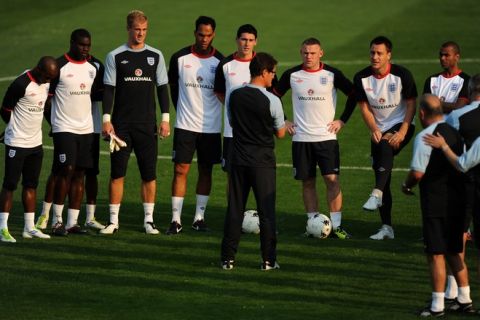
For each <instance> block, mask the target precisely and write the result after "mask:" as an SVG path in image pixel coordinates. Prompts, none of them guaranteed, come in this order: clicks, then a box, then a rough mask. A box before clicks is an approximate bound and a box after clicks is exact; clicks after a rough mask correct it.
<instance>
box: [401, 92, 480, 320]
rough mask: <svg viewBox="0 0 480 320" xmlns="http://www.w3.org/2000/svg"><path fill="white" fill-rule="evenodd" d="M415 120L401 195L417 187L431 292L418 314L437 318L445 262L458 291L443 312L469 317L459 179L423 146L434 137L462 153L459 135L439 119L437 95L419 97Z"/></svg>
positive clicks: (441, 305) (440, 311)
mask: <svg viewBox="0 0 480 320" xmlns="http://www.w3.org/2000/svg"><path fill="white" fill-rule="evenodd" d="M419 118H420V121H421V123H422V126H423V127H424V130H422V131H421V132H420V133H419V134H418V135H417V137H416V138H415V143H414V146H413V159H412V162H411V166H410V168H411V169H410V172H409V174H408V176H407V178H406V180H405V182H404V183H403V185H402V191H403V193H405V194H407V195H412V194H413V192H412V188H413V187H414V186H415V185H416V184H417V183H419V186H420V207H421V210H422V223H423V241H424V247H425V253H426V255H427V261H428V265H429V268H430V275H431V282H432V289H433V290H432V301H431V304H430V305H428V306H427V307H426V308H425V309H424V310H422V311H421V313H420V316H422V317H431V316H435V317H439V316H442V315H443V314H444V310H445V303H444V299H445V281H446V268H445V262H447V263H448V265H449V266H450V269H451V271H452V274H453V276H454V277H455V280H456V281H457V283H458V287H459V288H458V296H457V299H456V301H455V303H454V304H452V305H450V306H449V308H448V309H449V310H451V311H459V312H464V313H472V312H474V310H473V306H472V300H471V298H470V286H469V283H468V271H467V266H466V265H465V263H464V261H463V259H462V257H461V255H460V254H461V252H462V251H463V224H464V220H465V183H464V177H463V174H461V173H460V172H458V171H456V170H455V169H454V168H453V166H451V165H449V163H448V159H447V158H446V157H445V156H444V154H443V152H442V150H441V149H434V148H432V147H431V146H430V145H427V144H426V143H425V142H424V141H423V137H424V136H425V135H428V134H434V135H437V134H438V133H440V134H441V135H442V136H443V137H444V138H445V141H446V143H447V144H448V145H449V146H450V148H451V149H452V151H453V152H455V153H456V154H457V155H460V154H461V153H462V151H463V141H462V138H461V136H460V134H459V133H458V132H457V131H456V130H455V129H453V128H452V127H451V126H449V125H448V124H447V123H445V121H444V120H443V111H442V104H441V101H440V99H439V98H438V97H436V96H434V95H432V94H425V95H423V96H422V99H421V101H420V110H419Z"/></svg>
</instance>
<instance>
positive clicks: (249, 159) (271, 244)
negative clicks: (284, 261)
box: [221, 53, 285, 270]
mask: <svg viewBox="0 0 480 320" xmlns="http://www.w3.org/2000/svg"><path fill="white" fill-rule="evenodd" d="M276 65H277V61H276V60H275V59H274V58H273V57H272V56H271V55H269V54H267V53H258V54H257V55H256V56H255V58H253V60H252V61H251V63H250V75H251V80H250V83H249V84H246V85H244V86H241V87H239V88H237V89H235V90H233V91H232V93H231V94H230V96H229V97H227V100H226V106H227V108H228V109H227V112H228V117H229V121H230V125H231V126H232V129H233V148H232V152H231V154H230V155H231V164H232V167H231V172H230V176H229V185H230V191H229V195H228V208H227V214H226V217H225V226H224V236H223V240H222V253H221V261H222V268H223V269H225V270H230V269H233V266H234V263H235V253H236V252H237V248H238V243H239V241H240V235H241V228H242V221H243V213H244V211H245V205H246V202H247V198H248V194H249V192H250V188H252V189H253V193H254V195H255V199H256V202H257V210H258V214H259V216H260V242H261V250H262V259H263V263H262V265H261V269H262V270H272V269H278V268H279V266H278V263H277V261H276V243H277V238H276V234H275V232H276V228H275V197H276V182H275V178H276V161H275V153H274V146H275V140H274V136H276V137H277V138H283V137H284V136H285V121H284V114H283V109H282V103H281V102H280V99H279V98H278V97H276V96H275V95H273V94H272V93H270V92H268V91H267V88H269V87H271V85H272V80H273V79H274V77H275V72H276Z"/></svg>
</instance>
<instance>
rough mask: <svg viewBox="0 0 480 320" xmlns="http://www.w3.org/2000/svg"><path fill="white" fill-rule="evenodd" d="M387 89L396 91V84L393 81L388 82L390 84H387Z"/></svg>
mask: <svg viewBox="0 0 480 320" xmlns="http://www.w3.org/2000/svg"><path fill="white" fill-rule="evenodd" d="M388 91H390V92H395V91H397V85H396V84H395V83H390V84H389V85H388Z"/></svg>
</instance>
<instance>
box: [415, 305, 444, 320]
mask: <svg viewBox="0 0 480 320" xmlns="http://www.w3.org/2000/svg"><path fill="white" fill-rule="evenodd" d="M418 315H419V316H420V317H422V318H430V317H431V318H441V317H443V316H444V315H445V311H443V310H442V311H432V309H430V306H428V307H426V308H425V309H423V310H422V311H420V313H419V314H418Z"/></svg>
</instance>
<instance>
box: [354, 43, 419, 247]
mask: <svg viewBox="0 0 480 320" xmlns="http://www.w3.org/2000/svg"><path fill="white" fill-rule="evenodd" d="M391 57H392V42H391V41H390V40H389V39H388V38H386V37H384V36H379V37H376V38H374V39H373V40H372V41H371V42H370V66H368V67H366V68H365V69H363V70H361V71H359V72H358V73H357V74H356V75H355V77H354V81H353V82H354V85H355V94H356V96H357V101H358V104H359V107H360V111H361V112H362V117H363V120H364V121H365V124H366V125H367V127H368V129H369V130H370V134H371V137H370V139H371V143H370V146H371V147H370V148H371V155H372V158H373V163H372V168H373V170H374V172H375V188H374V189H373V191H372V192H371V194H370V197H369V199H368V200H367V202H365V204H364V205H363V209H365V210H368V211H374V210H376V209H377V208H378V209H379V211H380V218H381V221H382V227H381V228H380V229H379V230H378V232H377V233H376V234H374V235H372V236H370V239H373V240H383V239H393V238H394V232H393V228H392V193H391V191H390V181H391V175H392V168H393V159H394V156H395V155H397V154H398V153H399V152H400V151H401V150H402V149H403V147H405V145H407V143H408V142H409V141H410V139H411V138H412V136H413V133H414V131H415V128H414V123H413V120H414V116H415V109H416V97H417V88H416V86H415V81H414V79H413V77H412V74H411V73H410V71H408V70H407V69H405V68H404V67H402V66H399V65H396V64H391V63H390V59H391Z"/></svg>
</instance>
